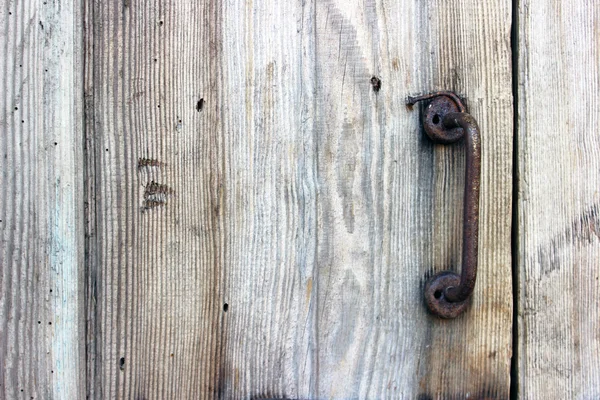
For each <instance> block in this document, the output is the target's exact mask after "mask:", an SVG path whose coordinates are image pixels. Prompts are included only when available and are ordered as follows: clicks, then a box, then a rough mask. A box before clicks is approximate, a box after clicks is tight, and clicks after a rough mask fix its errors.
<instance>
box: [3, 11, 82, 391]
mask: <svg viewBox="0 0 600 400" xmlns="http://www.w3.org/2000/svg"><path fill="white" fill-rule="evenodd" d="M80 10H81V2H80V1H77V0H70V1H69V0H67V1H60V2H55V1H48V2H42V1H7V2H3V4H2V6H1V7H0V48H1V49H2V50H1V51H0V53H1V56H0V77H1V79H0V93H1V94H0V171H1V173H0V188H1V189H0V230H1V237H2V242H1V244H0V398H1V399H30V398H31V399H52V398H55V399H81V398H84V396H85V389H84V388H85V373H84V371H85V368H84V367H85V353H84V351H85V347H84V345H83V343H84V342H83V338H84V313H83V311H84V310H83V299H84V297H83V286H82V285H81V282H82V281H81V279H82V277H83V275H82V271H83V269H82V268H81V267H82V265H83V245H84V236H83V223H82V219H81V217H82V216H83V203H82V202H81V192H82V183H83V170H82V168H81V164H82V160H83V152H82V146H83V144H82V138H83V134H82V132H83V129H82V121H83V113H82V112H83V107H82V96H81V91H82V78H81V77H82V75H83V70H82V69H81V63H82V59H83V58H82V46H81V44H82V36H81V21H82V20H81V11H80Z"/></svg>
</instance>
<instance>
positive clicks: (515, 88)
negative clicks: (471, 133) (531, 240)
mask: <svg viewBox="0 0 600 400" xmlns="http://www.w3.org/2000/svg"><path fill="white" fill-rule="evenodd" d="M518 17H519V0H513V1H512V26H511V32H510V39H511V55H512V92H513V155H512V157H513V168H512V173H513V174H512V177H513V185H512V190H513V192H512V220H511V246H510V247H511V264H512V295H513V326H512V357H511V362H510V398H511V400H517V399H518V398H519V368H518V364H519V362H518V361H519V351H518V350H519V263H518V260H519V257H518V250H519V226H518V222H519V213H518V204H519V203H518V200H519V196H518V193H519V179H518V174H519V168H518V167H519V162H518V161H519V141H518V133H519V113H518V112H519V18H518Z"/></svg>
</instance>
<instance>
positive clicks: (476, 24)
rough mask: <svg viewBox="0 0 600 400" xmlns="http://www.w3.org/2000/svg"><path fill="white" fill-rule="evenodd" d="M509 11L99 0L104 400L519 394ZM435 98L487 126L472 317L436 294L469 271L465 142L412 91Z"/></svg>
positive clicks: (93, 261) (92, 133) (96, 173)
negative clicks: (464, 263)
mask: <svg viewBox="0 0 600 400" xmlns="http://www.w3.org/2000/svg"><path fill="white" fill-rule="evenodd" d="M510 7H511V4H510V2H507V1H500V0H495V1H489V2H481V1H475V0H472V1H471V0H469V1H460V2H459V1H458V0H453V1H447V2H432V3H426V4H425V3H423V2H418V1H416V0H411V1H409V0H405V1H401V2H388V1H383V0H382V1H366V2H362V3H356V2H350V1H345V0H329V1H305V2H300V1H292V2H282V1H277V0H253V1H247V2H233V1H229V2H222V1H215V0H203V1H200V2H192V1H178V2H156V1H155V2H133V1H129V0H125V1H123V0H119V1H116V0H113V1H109V2H104V1H100V0H90V1H89V2H88V3H87V7H86V15H85V21H86V24H87V25H86V26H88V27H89V29H87V30H86V32H87V33H86V44H87V47H86V50H87V51H86V59H87V62H86V67H85V68H86V69H85V70H86V80H85V89H86V110H88V112H87V114H86V117H87V118H86V126H87V127H88V131H89V134H88V135H87V141H86V146H87V147H86V152H87V164H86V165H87V169H86V171H87V176H88V177H89V179H88V180H87V182H86V183H87V186H86V188H87V190H86V192H87V195H86V198H87V201H88V203H89V204H88V209H87V215H88V222H87V228H86V229H87V234H88V236H89V240H88V245H87V253H86V255H87V269H88V274H87V285H88V286H87V287H88V292H89V294H90V299H89V301H88V303H87V305H88V308H87V310H88V315H89V324H88V343H87V346H88V364H87V366H88V371H87V374H88V380H89V390H88V395H89V396H90V397H91V398H115V397H117V398H148V399H150V398H169V397H174V398H182V399H183V398H194V399H196V398H213V397H220V398H359V397H360V398H389V397H397V398H417V397H418V398H420V399H429V398H432V399H433V398H436V399H437V398H445V399H452V398H482V397H487V398H499V399H500V398H506V397H507V396H508V387H509V369H510V357H511V317H512V309H511V307H512V301H511V299H512V296H511V279H510V276H511V265H510V263H511V257H510V218H511V188H512V94H511V75H510V23H511V15H510ZM373 76H375V77H379V78H381V82H382V83H381V88H380V90H379V91H376V90H375V87H374V85H373V84H372V83H371V78H372V77H373ZM375 86H377V85H375ZM434 89H450V90H455V91H457V92H459V93H460V94H462V95H464V96H465V97H466V98H467V100H468V103H469V106H470V110H471V112H472V113H473V115H474V116H475V117H476V118H477V119H478V121H479V123H480V126H481V128H482V142H483V175H482V200H481V213H482V214H481V228H480V230H481V233H480V246H481V247H480V265H481V272H480V275H479V278H478V283H477V287H476V292H475V301H474V304H473V307H472V308H471V309H470V310H469V311H468V313H467V314H466V315H464V316H463V317H461V318H459V319H458V320H455V321H440V320H438V319H436V318H433V317H431V316H429V315H428V314H427V313H426V310H425V308H424V306H423V300H422V287H423V283H424V281H425V279H426V277H427V276H429V275H431V274H432V273H434V272H437V271H440V270H443V269H447V268H452V269H455V270H458V269H459V268H460V265H459V260H460V259H461V254H460V251H461V243H462V234H461V232H462V229H461V228H462V211H461V210H462V201H463V200H462V190H463V185H464V182H463V176H464V151H463V148H462V146H461V145H455V146H450V147H441V146H434V145H432V144H431V143H430V142H428V141H427V140H426V139H424V138H423V135H422V133H421V132H420V131H419V126H418V122H417V121H418V117H419V115H418V110H416V109H415V110H410V109H408V108H407V107H406V106H405V104H404V102H405V98H406V96H407V95H409V94H415V93H420V92H427V91H430V90H434ZM201 100H202V101H201Z"/></svg>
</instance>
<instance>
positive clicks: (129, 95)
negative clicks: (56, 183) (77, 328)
mask: <svg viewBox="0 0 600 400" xmlns="http://www.w3.org/2000/svg"><path fill="white" fill-rule="evenodd" d="M89 12H90V13H91V16H89V19H91V23H92V26H91V31H88V32H89V35H91V36H90V37H89V38H88V40H87V42H88V43H89V44H90V45H91V46H93V50H92V51H91V52H90V53H89V54H88V55H89V56H90V57H91V60H90V63H91V65H92V67H91V75H89V69H88V75H87V76H86V90H88V91H89V93H90V94H91V96H92V101H93V106H92V107H90V108H91V109H92V110H93V111H92V114H91V115H89V116H88V118H91V119H92V122H89V124H90V125H93V127H94V135H93V138H92V139H91V140H90V142H89V143H88V146H89V148H88V158H89V165H88V169H89V171H90V174H91V175H93V176H94V179H95V182H94V183H93V185H92V184H91V183H90V186H89V187H88V188H89V191H90V192H89V194H88V198H89V199H90V201H93V202H94V203H95V208H94V209H93V210H92V209H90V212H93V213H94V214H93V215H91V216H90V221H92V223H91V224H90V225H89V226H88V231H89V232H90V233H93V237H91V238H90V245H89V246H90V252H89V268H90V269H91V272H90V276H89V280H90V283H89V285H90V288H91V289H92V293H91V295H92V296H93V299H92V300H91V301H92V302H93V304H94V305H95V310H94V312H93V314H92V321H91V323H90V331H91V332H93V336H94V338H95V341H93V342H92V343H90V347H91V349H92V350H93V352H92V355H93V357H89V358H88V361H89V363H88V375H89V379H90V381H91V382H90V393H89V395H90V397H93V398H166V397H174V398H200V397H212V396H213V395H216V394H217V393H218V392H219V390H220V389H219V383H218V381H219V373H220V372H219V371H220V369H221V366H220V348H221V347H222V345H223V338H222V332H221V327H222V314H223V310H222V298H221V293H222V279H221V277H222V274H223V266H224V262H223V252H222V247H223V229H224V228H223V222H222V218H221V216H220V215H221V212H220V207H221V206H222V202H223V190H222V187H223V175H224V174H223V166H224V164H223V145H222V139H223V131H222V124H221V123H220V122H219V121H220V118H219V114H220V113H221V112H222V109H223V107H224V106H225V105H224V104H221V103H219V95H218V93H219V83H220V68H221V62H220V59H221V56H220V54H221V42H220V41H221V34H220V30H221V7H220V5H219V2H215V1H203V2H192V1H182V2H133V1H128V0H125V1H122V0H120V1H116V0H115V1H107V2H105V1H94V2H93V3H91V4H90V7H89Z"/></svg>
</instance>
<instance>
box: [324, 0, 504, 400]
mask: <svg viewBox="0 0 600 400" xmlns="http://www.w3.org/2000/svg"><path fill="white" fill-rule="evenodd" d="M317 4H318V5H317V10H316V26H317V31H316V40H317V49H318V53H317V79H318V82H319V87H318V91H317V110H318V114H317V123H316V132H315V137H316V138H317V140H318V167H319V168H318V178H319V183H320V185H319V189H320V190H319V197H318V199H319V201H318V210H319V225H318V229H319V230H318V240H319V245H318V259H317V263H318V322H317V326H318V333H319V336H318V375H317V377H318V395H319V397H321V398H326V397H335V398H359V397H360V398H392V397H398V398H417V397H419V398H422V399H429V398H444V399H450V398H457V399H458V398H461V399H462V398H483V397H485V398H498V399H504V398H507V397H508V386H509V366H510V356H511V332H510V327H511V317H512V316H511V305H512V302H511V278H510V275H511V272H510V263H511V260H510V217H509V215H510V213H511V185H512V183H511V175H512V174H511V167H512V162H511V155H512V94H511V87H510V81H511V71H510V35H509V32H510V20H511V13H510V10H511V4H510V2H507V1H487V2H481V1H447V2H441V1H438V2H420V1H414V2H413V1H399V2H387V1H382V2H370V1H368V2H364V3H356V2H350V1H343V0H338V1H323V2H317ZM372 76H376V77H380V78H381V80H382V87H381V90H380V91H379V92H376V91H375V90H374V87H373V85H372V84H371V83H370V79H371V77H372ZM439 89H450V90H455V91H457V92H458V93H460V94H462V95H464V96H465V97H466V98H467V101H468V103H469V107H470V111H471V112H472V114H473V115H474V116H475V117H476V118H477V120H478V121H479V124H480V126H481V129H482V142H483V163H482V164H483V171H482V180H481V181H482V198H481V227H480V229H481V234H480V256H479V257H480V258H479V262H480V273H479V276H478V280H477V286H476V290H475V293H474V303H473V307H472V308H471V309H470V310H469V311H468V312H467V314H466V315H464V316H462V317H460V318H458V319H457V320H453V321H441V320H438V319H436V318H434V317H431V316H429V315H427V314H426V311H425V308H424V306H423V300H422V289H423V283H424V281H425V280H426V278H427V277H428V276H430V275H431V274H433V273H435V272H438V271H441V270H444V269H448V268H452V269H455V270H458V269H460V260H461V247H460V245H461V243H462V204H463V199H462V196H463V187H464V151H463V146H462V145H454V146H437V145H435V146H434V145H432V144H431V143H430V142H429V141H428V140H427V139H425V138H424V137H423V134H422V133H421V132H420V131H419V128H418V125H417V120H418V118H419V113H418V110H417V109H415V110H409V109H407V107H406V106H405V105H404V102H405V98H406V95H407V94H415V93H422V92H428V91H432V90H439Z"/></svg>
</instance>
